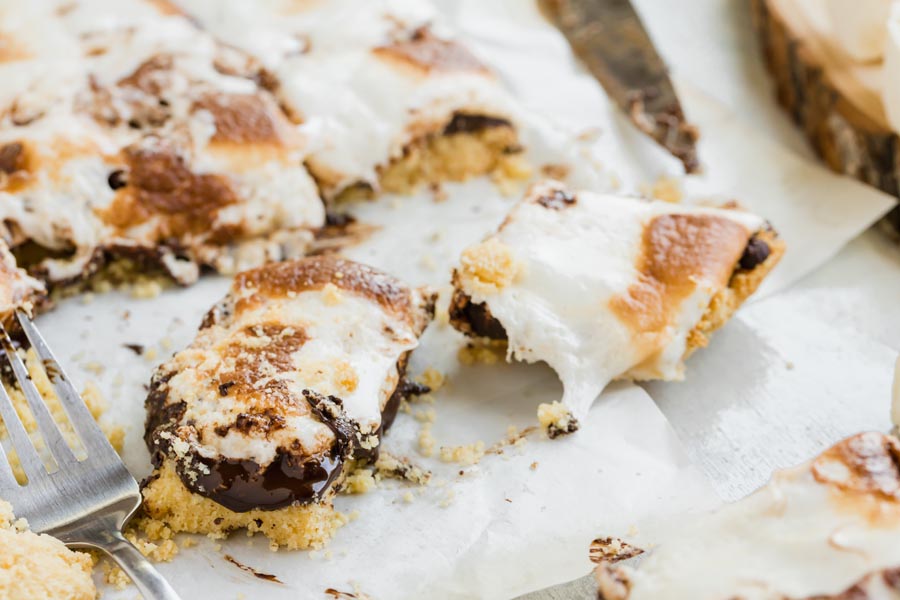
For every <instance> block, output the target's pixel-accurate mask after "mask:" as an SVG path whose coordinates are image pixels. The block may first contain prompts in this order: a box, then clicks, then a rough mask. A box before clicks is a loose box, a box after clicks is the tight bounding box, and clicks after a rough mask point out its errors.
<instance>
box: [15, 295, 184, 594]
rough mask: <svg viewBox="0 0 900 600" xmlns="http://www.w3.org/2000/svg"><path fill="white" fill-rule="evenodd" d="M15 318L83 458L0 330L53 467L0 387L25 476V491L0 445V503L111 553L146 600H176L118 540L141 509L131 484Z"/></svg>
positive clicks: (28, 324) (33, 331)
mask: <svg viewBox="0 0 900 600" xmlns="http://www.w3.org/2000/svg"><path fill="white" fill-rule="evenodd" d="M16 318H17V319H18V321H19V324H20V325H21V326H22V330H23V331H24V332H25V336H26V337H27V338H28V341H29V342H30V343H31V346H32V348H34V351H35V352H36V353H37V355H38V356H39V357H40V359H41V360H42V361H43V363H44V368H45V370H46V371H47V375H48V376H49V378H50V380H51V381H52V383H53V386H54V388H55V389H56V394H57V396H58V397H59V400H60V403H61V404H62V406H63V408H64V409H65V412H66V414H67V415H68V417H69V421H70V422H71V424H72V426H73V427H74V429H75V432H76V434H77V435H78V437H79V439H80V441H81V444H82V446H83V447H84V449H85V450H86V451H87V457H86V458H83V459H79V458H78V457H76V456H75V453H74V452H73V451H72V449H71V448H70V447H69V444H68V443H66V440H65V439H64V438H63V435H62V432H61V431H60V430H59V428H58V427H57V425H56V423H55V421H54V420H53V417H52V416H51V414H50V411H49V410H48V408H47V405H46V404H44V401H43V399H42V398H41V395H40V392H39V391H38V389H37V387H36V386H35V385H34V383H33V382H32V381H31V376H30V375H29V373H28V369H27V368H26V366H25V364H24V363H23V362H22V359H21V358H20V357H19V355H18V353H17V352H16V349H15V347H14V346H13V342H12V340H11V339H10V337H9V334H8V333H7V332H6V330H5V329H3V328H2V326H0V345H2V346H3V350H4V353H5V354H6V358H7V360H8V361H9V365H10V367H12V371H13V374H14V375H15V378H16V380H17V381H18V382H19V386H20V387H21V389H22V392H23V393H24V395H25V398H26V399H27V401H28V406H29V407H30V409H31V412H32V414H33V415H34V419H35V421H36V422H37V425H38V429H39V431H40V433H41V436H42V437H43V439H44V442H45V444H46V446H47V449H48V450H49V453H50V455H51V456H52V458H53V460H54V462H55V465H54V466H53V467H52V468H50V469H48V468H47V467H45V465H44V461H43V460H42V458H41V456H40V454H39V453H38V452H37V450H36V449H35V447H34V445H33V444H32V442H31V439H30V437H29V435H28V432H27V431H26V430H25V427H24V425H23V424H22V421H21V420H19V417H18V416H17V415H16V411H15V408H14V406H13V403H12V400H11V399H10V397H9V394H8V393H7V391H6V389H4V387H3V386H2V385H0V417H2V418H3V422H4V423H5V425H6V431H7V434H8V436H9V439H10V441H11V442H12V445H13V447H14V448H15V450H16V454H17V455H18V457H19V462H20V463H21V465H22V469H23V470H24V472H25V475H26V476H27V477H28V482H27V483H26V484H24V485H20V484H19V483H18V482H17V481H16V479H15V477H14V476H13V472H12V469H11V467H10V464H9V462H8V461H7V458H6V453H5V451H4V450H3V447H2V446H0V498H3V499H5V500H7V501H9V502H10V503H11V504H12V505H13V508H14V510H15V513H16V515H18V516H22V517H25V518H26V519H28V523H29V524H30V526H31V529H32V530H33V531H35V532H37V533H46V534H49V535H52V536H53V537H55V538H57V539H59V540H60V541H62V542H63V543H64V544H66V545H67V546H70V547H73V548H95V549H98V550H102V551H104V552H106V553H107V554H109V555H110V556H111V557H112V558H113V560H115V561H116V563H118V565H119V566H120V567H121V568H122V570H123V571H125V573H127V574H128V576H129V577H130V578H131V580H132V581H133V582H134V583H135V585H136V586H137V588H138V590H140V592H141V594H142V595H143V596H144V598H150V599H153V600H179V597H178V594H176V593H175V590H173V589H172V587H171V586H170V585H169V584H168V582H167V581H166V580H165V579H163V577H162V575H160V574H159V572H158V571H157V570H156V569H155V568H154V567H153V565H151V564H150V561H148V560H147V559H146V558H145V557H144V555H143V554H141V553H140V551H139V550H138V549H137V548H135V547H134V546H133V545H132V544H131V542H129V541H128V540H127V539H125V536H123V535H122V528H123V527H124V526H125V523H127V522H128V520H129V519H130V518H131V517H132V515H134V513H135V511H136V510H137V509H138V507H139V506H140V505H141V492H140V488H139V487H138V483H137V481H135V479H134V477H132V476H131V473H129V472H128V470H127V469H126V468H125V465H124V464H123V463H122V461H121V459H120V458H119V455H118V454H116V451H115V450H114V449H113V447H112V446H111V445H110V444H109V441H108V440H107V439H106V436H105V435H104V434H103V432H102V431H101V430H100V427H98V426H97V423H96V422H95V421H94V418H93V417H92V416H91V413H90V411H88V408H87V406H86V405H85V403H84V401H83V400H82V399H81V397H80V396H79V395H78V392H77V391H75V388H74V387H73V386H72V384H71V383H70V382H69V379H68V377H66V375H65V373H63V370H62V368H61V367H60V366H59V363H58V362H57V361H56V358H55V357H54V356H53V354H52V353H51V352H50V349H49V348H48V346H47V343H46V342H45V341H44V338H43V337H41V334H40V333H39V332H38V330H37V328H36V327H35V325H34V323H32V321H31V319H30V318H29V317H28V315H27V314H25V313H24V312H23V311H22V310H17V311H16Z"/></svg>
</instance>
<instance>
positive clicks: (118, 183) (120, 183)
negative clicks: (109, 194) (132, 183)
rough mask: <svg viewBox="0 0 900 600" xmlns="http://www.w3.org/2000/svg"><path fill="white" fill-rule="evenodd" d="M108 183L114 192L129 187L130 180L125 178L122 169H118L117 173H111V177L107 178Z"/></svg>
mask: <svg viewBox="0 0 900 600" xmlns="http://www.w3.org/2000/svg"><path fill="white" fill-rule="evenodd" d="M106 182H107V183H108V184H109V187H110V188H111V189H113V190H118V189H121V188H123V187H125V186H126V185H128V180H127V179H126V177H125V171H123V170H122V169H116V170H115V171H113V172H112V173H110V174H109V177H107V178H106Z"/></svg>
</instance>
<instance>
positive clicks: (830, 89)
mask: <svg viewBox="0 0 900 600" xmlns="http://www.w3.org/2000/svg"><path fill="white" fill-rule="evenodd" d="M753 7H754V19H755V23H756V30H757V32H758V35H759V39H760V46H761V50H762V52H763V54H764V56H765V61H766V64H767V65H768V67H769V70H770V71H771V73H772V77H773V79H774V81H775V85H776V89H777V94H778V100H779V102H780V103H781V105H782V106H783V107H784V108H785V109H786V110H787V111H788V112H789V114H790V115H791V116H792V117H793V119H794V121H795V122H796V123H797V124H798V125H799V126H800V127H801V128H802V130H803V132H804V133H805V134H806V136H807V138H808V139H809V141H810V143H811V144H812V146H813V148H815V150H816V152H817V153H818V154H819V155H820V156H821V157H822V159H823V160H825V161H826V162H827V163H828V165H829V166H830V167H831V168H832V169H834V170H835V171H837V172H840V173H845V174H847V175H850V176H852V177H855V178H857V179H859V180H861V181H864V182H866V183H868V184H870V185H874V186H875V187H877V188H879V189H881V190H884V191H885V192H887V193H889V194H891V195H894V196H898V197H900V137H898V135H897V133H896V132H894V131H893V130H892V129H891V127H890V126H889V125H888V123H887V119H886V117H885V111H884V106H883V104H882V101H881V87H882V84H881V81H882V77H883V76H884V74H883V73H882V68H881V64H879V63H873V64H862V63H858V62H855V61H853V60H851V59H850V58H849V57H848V56H846V55H845V54H844V53H843V52H842V51H841V49H840V48H839V47H838V46H837V45H836V44H835V43H834V41H833V40H832V39H831V37H830V36H829V28H830V24H829V22H828V20H827V15H825V14H824V8H823V6H822V3H821V2H817V1H815V0H753ZM888 222H889V223H890V224H892V225H893V226H894V227H895V228H897V230H898V231H900V210H895V211H893V213H891V215H890V216H889V217H888Z"/></svg>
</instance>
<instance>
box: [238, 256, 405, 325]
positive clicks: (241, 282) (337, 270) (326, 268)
mask: <svg viewBox="0 0 900 600" xmlns="http://www.w3.org/2000/svg"><path fill="white" fill-rule="evenodd" d="M329 283H332V284H334V285H335V286H337V287H339V288H341V289H343V290H345V291H348V292H352V293H354V294H359V295H361V296H365V297H367V298H370V299H371V300H374V301H375V302H378V303H379V304H380V305H381V306H383V307H384V308H386V309H388V310H391V311H393V312H395V313H396V314H401V315H412V306H411V298H410V292H409V289H408V288H407V287H406V286H405V285H403V284H402V283H401V282H400V281H399V280H397V279H395V278H394V277H391V276H390V275H387V274H385V273H382V272H381V271H378V270H376V269H373V268H372V267H369V266H366V265H362V264H359V263H356V262H353V261H348V260H344V259H341V258H337V257H335V256H327V255H325V256H313V257H308V258H304V259H301V260H296V261H291V262H284V263H276V264H271V265H266V266H264V267H260V268H258V269H252V270H250V271H244V272H243V273H239V274H238V275H237V277H235V281H234V285H233V286H232V287H233V289H234V290H254V292H255V293H257V294H261V295H264V296H266V297H273V296H276V297H277V296H287V295H288V293H299V292H303V291H306V290H317V289H321V288H323V287H324V286H325V285H326V284H329ZM249 301H250V302H252V300H249ZM240 309H241V306H240V301H239V306H238V309H237V310H240Z"/></svg>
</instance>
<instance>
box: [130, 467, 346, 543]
mask: <svg viewBox="0 0 900 600" xmlns="http://www.w3.org/2000/svg"><path fill="white" fill-rule="evenodd" d="M142 491H143V495H144V512H145V513H146V514H147V515H148V516H150V517H152V518H153V519H157V520H159V521H162V522H163V523H165V524H166V525H167V526H168V527H169V528H170V529H172V531H174V532H185V533H203V534H207V535H209V536H211V537H215V538H223V537H226V536H227V535H228V534H229V533H231V532H232V531H235V530H238V529H244V530H246V531H247V535H253V534H255V533H262V534H263V535H265V536H266V537H267V538H269V542H270V546H271V547H272V548H273V549H275V548H280V547H284V548H287V549H289V550H301V549H308V548H321V547H323V546H324V545H325V544H326V543H327V542H328V541H329V540H330V539H331V538H332V537H333V536H334V534H335V532H336V531H337V530H338V529H339V528H340V527H341V526H342V525H344V524H345V523H346V522H347V517H345V516H344V515H343V514H341V513H339V512H338V511H336V510H335V509H334V506H333V505H332V504H331V501H330V499H329V500H323V501H321V502H319V503H315V504H302V505H297V506H288V507H286V508H281V509H278V510H271V511H269V510H258V509H257V510H250V511H247V512H243V513H238V512H234V511H231V510H228V509H227V508H225V507H224V506H222V505H221V504H218V503H216V502H214V501H212V500H210V499H209V498H205V497H203V496H200V495H199V494H195V493H193V492H191V491H189V490H188V489H187V488H186V487H185V486H184V483H183V482H182V481H181V478H180V477H179V476H178V474H177V473H176V471H175V464H174V462H173V461H172V460H171V459H169V458H167V459H165V460H164V461H163V463H162V465H160V467H159V468H157V469H156V470H155V471H154V472H153V474H152V475H151V476H150V477H149V478H148V479H147V481H146V482H145V484H144V487H143V490H142Z"/></svg>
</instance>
